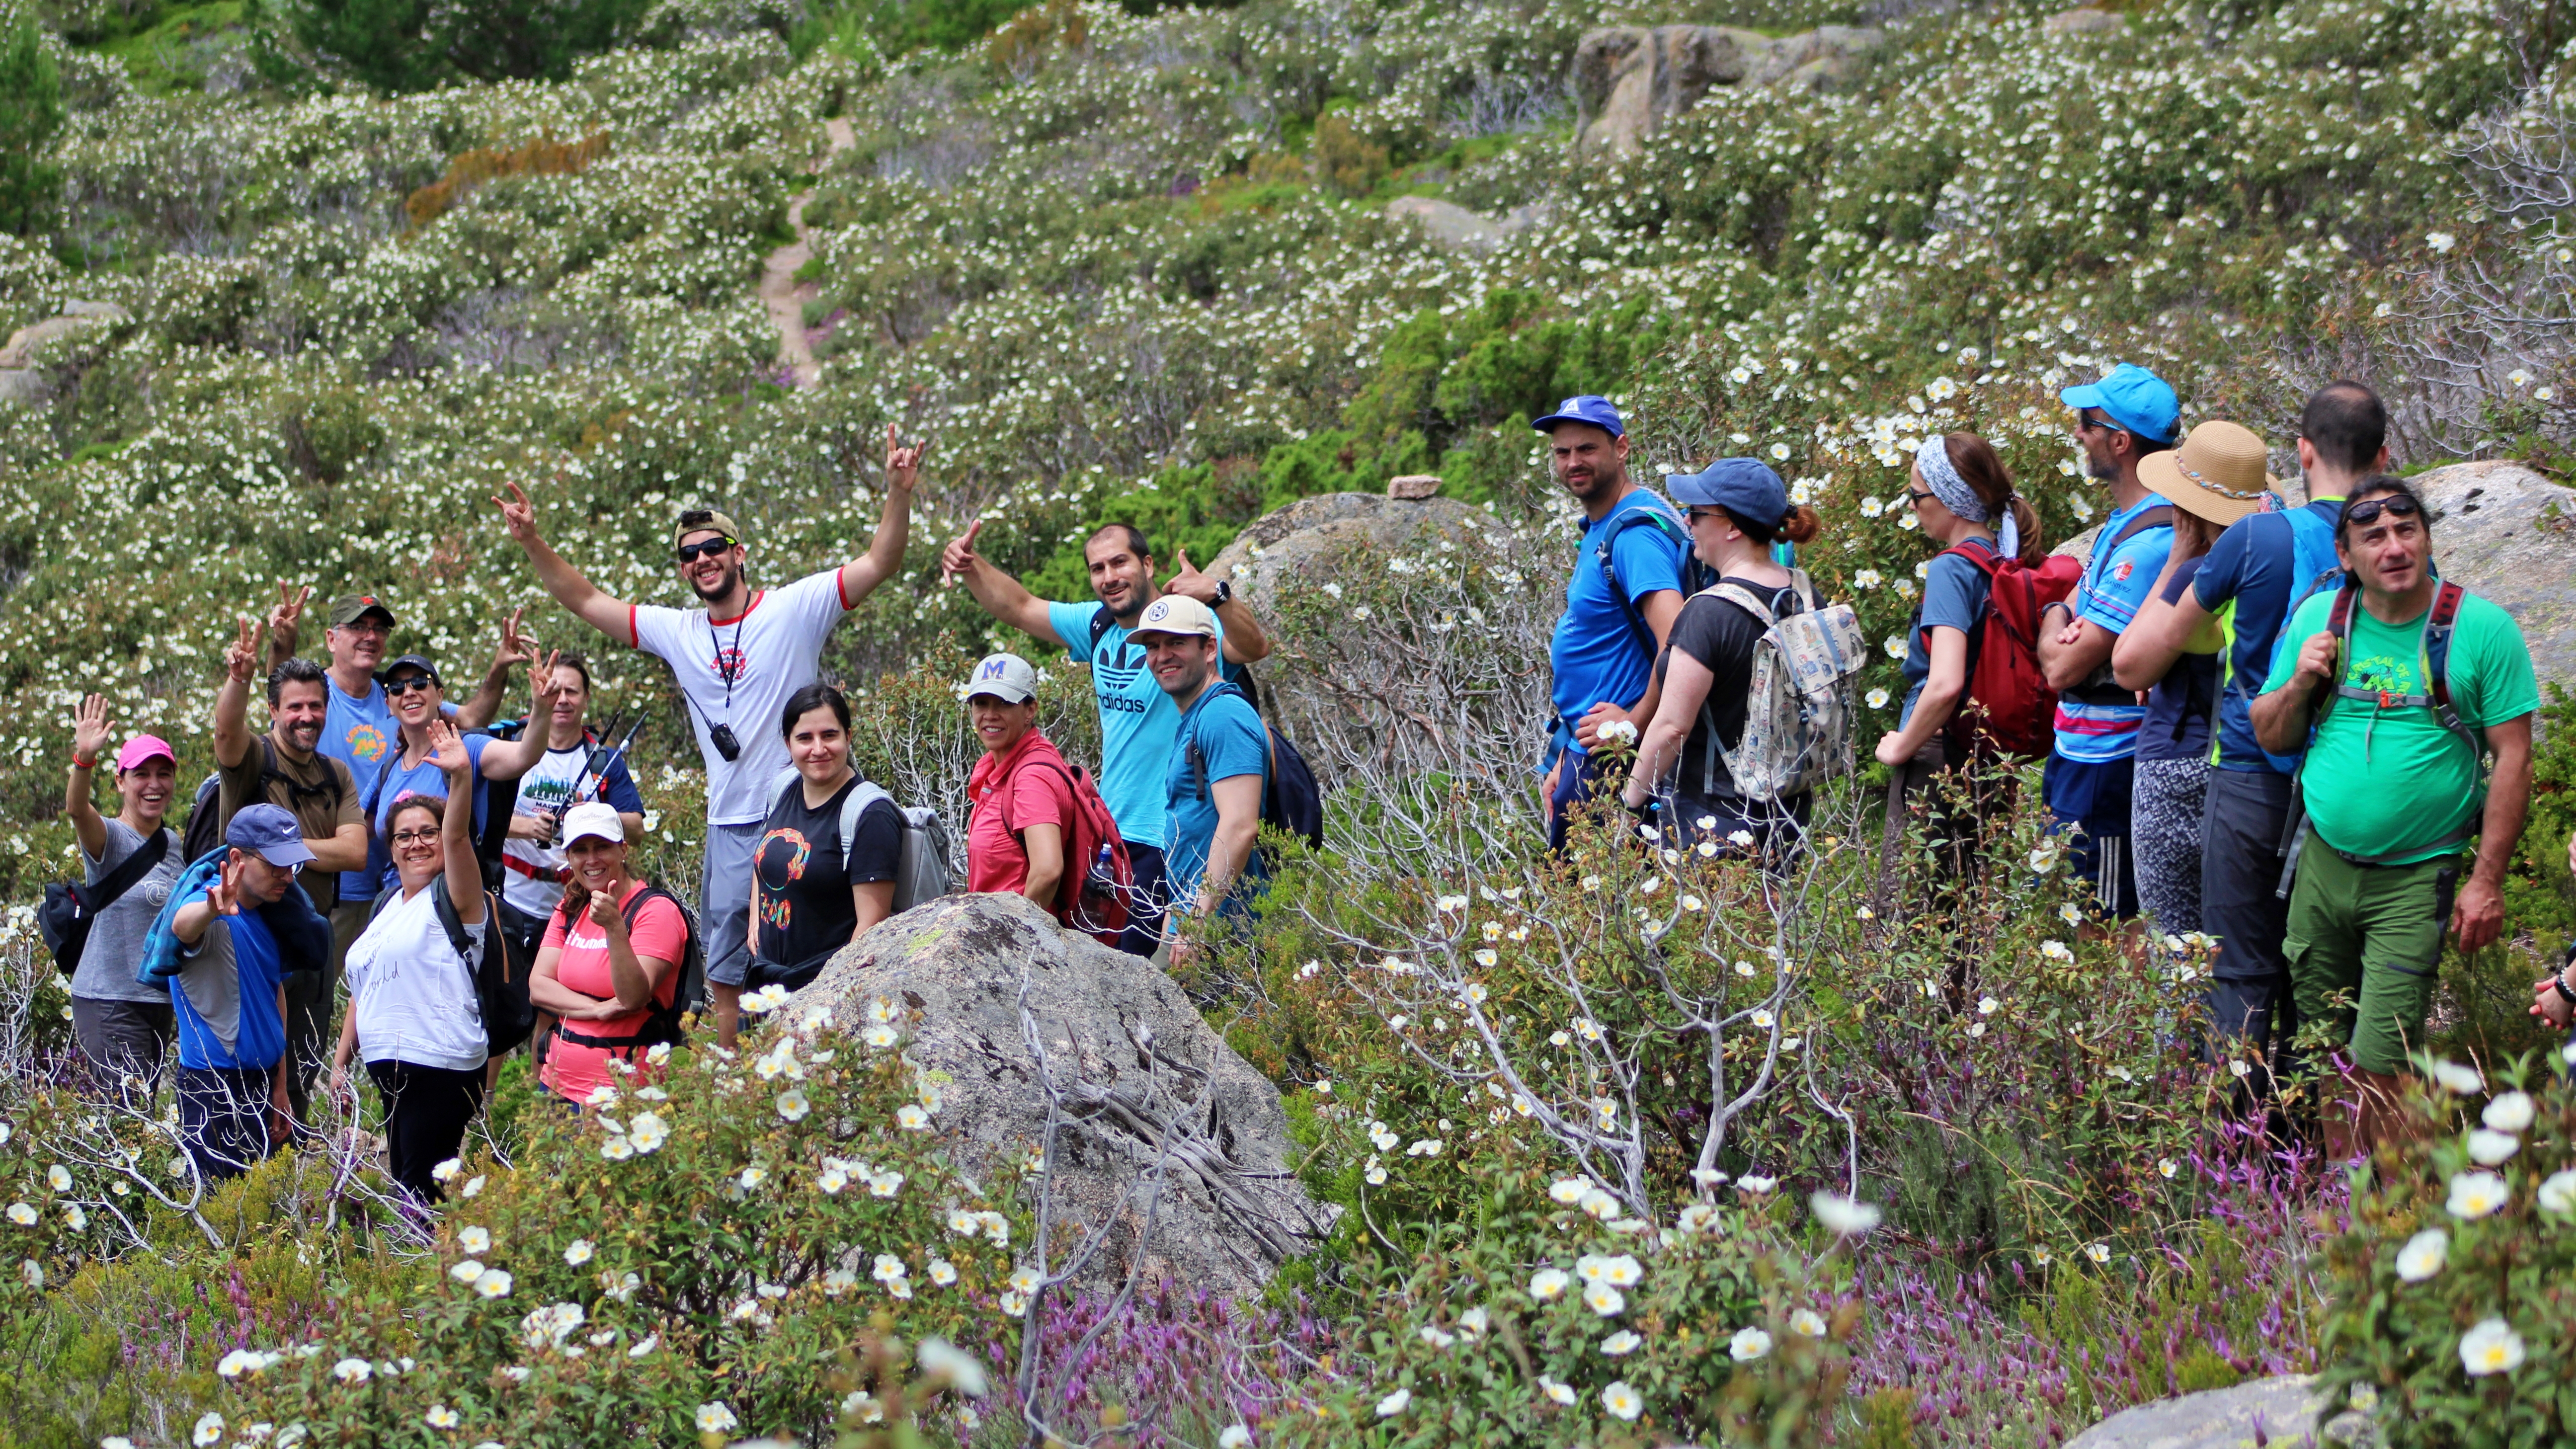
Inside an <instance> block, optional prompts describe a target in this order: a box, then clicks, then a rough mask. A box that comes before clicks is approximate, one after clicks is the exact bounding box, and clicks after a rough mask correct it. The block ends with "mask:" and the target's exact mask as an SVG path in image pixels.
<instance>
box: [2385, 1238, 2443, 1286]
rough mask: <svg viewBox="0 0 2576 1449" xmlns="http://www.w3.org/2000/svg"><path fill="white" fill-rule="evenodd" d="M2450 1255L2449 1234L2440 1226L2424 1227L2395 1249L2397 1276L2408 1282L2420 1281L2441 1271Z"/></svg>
mask: <svg viewBox="0 0 2576 1449" xmlns="http://www.w3.org/2000/svg"><path fill="white" fill-rule="evenodd" d="M2450 1257H2451V1235H2450V1234H2449V1233H2446V1232H2444V1231H2442V1230H2441V1229H2440V1228H2426V1229H2425V1230H2424V1231H2422V1232H2420V1233H2417V1234H2416V1235H2415V1236H2413V1237H2411V1238H2408V1239H2407V1240H2406V1246H2405V1247H2402V1248H2400V1249H2398V1250H2397V1276H2398V1277H2400V1278H2403V1279H2405V1280H2406V1281H2407V1282H2409V1283H2421V1282H2423V1281H2424V1280H2425V1279H2427V1278H2430V1277H2432V1276H2433V1275H2434V1274H2436V1273H2439V1272H2441V1271H2442V1265H2443V1264H2444V1263H2447V1262H2449V1261H2450Z"/></svg>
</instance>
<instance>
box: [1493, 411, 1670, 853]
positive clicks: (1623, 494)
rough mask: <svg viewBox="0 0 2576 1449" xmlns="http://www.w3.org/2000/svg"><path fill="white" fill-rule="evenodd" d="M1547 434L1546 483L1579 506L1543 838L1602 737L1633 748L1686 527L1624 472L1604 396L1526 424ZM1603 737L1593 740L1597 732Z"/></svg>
mask: <svg viewBox="0 0 2576 1449" xmlns="http://www.w3.org/2000/svg"><path fill="white" fill-rule="evenodd" d="M1531 426H1532V427H1534V428H1536V429H1537V430H1538V431H1540V432H1542V433H1545V434H1547V435H1548V446H1549V455H1550V457H1551V459H1552V460H1553V464H1554V467H1555V469H1556V477H1557V481H1558V482H1560V483H1563V484H1564V485H1565V491H1566V492H1568V493H1570V494H1572V495H1574V500H1575V502H1577V503H1580V504H1582V505H1583V518H1584V525H1583V544H1582V551H1581V553H1580V554H1579V555H1578V556H1577V557H1576V559H1575V561H1574V571H1573V573H1572V574H1571V575H1570V576H1568V577H1567V579H1566V581H1565V612H1564V614H1562V615H1560V616H1559V617H1558V619H1557V621H1556V633H1555V635H1554V637H1553V638H1551V639H1550V640H1549V642H1548V651H1547V653H1548V664H1549V667H1550V671H1551V673H1552V675H1553V677H1554V681H1555V684H1554V689H1553V693H1552V698H1553V701H1554V703H1555V705H1556V729H1555V731H1554V733H1553V734H1552V736H1551V737H1550V738H1549V740H1548V750H1547V762H1546V763H1547V768H1548V774H1547V839H1548V846H1549V848H1550V849H1554V850H1562V849H1564V848H1565V826H1566V816H1567V813H1568V812H1569V811H1570V810H1571V809H1572V808H1573V807H1574V806H1575V805H1576V804H1577V803H1579V802H1581V801H1583V800H1585V799H1587V798H1589V797H1590V796H1591V794H1592V791H1593V789H1594V786H1595V784H1596V777H1597V775H1598V773H1599V766H1598V764H1597V763H1596V762H1595V760H1594V758H1593V751H1594V749H1595V748H1596V747H1597V746H1599V745H1600V744H1601V743H1602V742H1603V741H1604V740H1605V739H1620V738H1624V739H1625V740H1627V741H1628V742H1629V743H1631V744H1634V743H1635V742H1636V738H1637V732H1638V731H1639V730H1641V729H1643V728H1644V727H1645V724H1646V722H1647V721H1648V720H1649V719H1652V718H1653V717H1654V713H1655V656H1656V655H1658V654H1660V653H1662V652H1663V648H1664V641H1665V640H1666V639H1667V638H1668V637H1670V636H1671V634H1672V629H1673V620H1674V619H1676V618H1678V617H1680V615H1681V611H1682V599H1683V596H1684V593H1685V590H1684V588H1683V585H1682V581H1683V579H1684V577H1685V576H1686V574H1687V569H1688V560H1689V556H1690V527H1689V525H1688V524H1686V523H1684V522H1683V521H1682V517H1681V512H1680V510H1678V509H1676V508H1674V507H1673V505H1672V504H1670V503H1668V502H1666V501H1665V500H1664V499H1663V498H1662V497H1661V496H1660V495H1658V494H1656V493H1654V492H1652V491H1651V490H1649V489H1645V488H1641V487H1639V486H1637V484H1636V482H1635V481H1634V480H1632V479H1631V478H1629V476H1628V428H1627V424H1626V423H1625V422H1624V421H1622V420H1621V418H1620V416H1619V410H1618V409H1617V408H1615V407H1612V406H1611V405H1610V400H1609V399H1608V398H1605V397H1596V396H1591V395H1588V394H1587V395H1585V396H1582V397H1570V398H1567V399H1566V400H1565V401H1564V402H1562V403H1560V404H1558V405H1557V409H1556V411H1555V412H1552V413H1550V414H1548V415H1547V416H1546V417H1543V418H1540V419H1538V420H1537V421H1536V422H1534V423H1532V424H1531ZM1604 730H1608V731H1609V734H1608V735H1606V736H1605V735H1604V733H1603V731H1604Z"/></svg>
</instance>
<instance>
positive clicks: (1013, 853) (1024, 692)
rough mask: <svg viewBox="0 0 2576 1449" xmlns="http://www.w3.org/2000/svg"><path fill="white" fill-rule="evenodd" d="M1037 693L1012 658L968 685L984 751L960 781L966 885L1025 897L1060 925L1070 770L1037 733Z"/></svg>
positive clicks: (979, 671) (1070, 818) (1024, 666)
mask: <svg viewBox="0 0 2576 1449" xmlns="http://www.w3.org/2000/svg"><path fill="white" fill-rule="evenodd" d="M1037 688H1038V678H1037V671H1036V670H1035V669H1032V668H1030V667H1029V662H1028V661H1027V660H1025V659H1022V658H1021V657H1020V656H1018V655H1016V654H996V655H994V656H992V657H991V658H989V659H987V660H985V661H984V662H983V663H981V664H978V665H976V666H975V673H974V676H973V677H972V678H971V679H969V680H968V681H967V683H966V717H967V719H968V720H969V721H970V722H971V723H972V724H973V725H974V726H975V737H976V739H978V740H980V741H981V742H982V743H983V746H984V758H982V759H980V760H977V761H976V762H975V773H974V774H973V775H971V776H969V777H968V778H967V781H966V801H967V804H968V806H969V807H970V808H971V810H972V812H973V813H972V814H970V815H968V816H967V819H966V888H967V889H968V890H975V891H1009V892H1013V893H1015V894H1018V895H1024V896H1027V897H1028V898H1029V899H1030V900H1032V901H1034V902H1036V903H1037V904H1038V905H1039V906H1040V907H1042V908H1044V909H1045V910H1046V911H1047V912H1048V913H1049V914H1051V915H1053V916H1055V917H1056V918H1057V919H1058V920H1063V919H1065V915H1066V907H1067V906H1068V905H1069V904H1070V901H1071V894H1070V893H1069V892H1067V891H1065V890H1063V889H1062V887H1063V885H1064V882H1065V877H1066V875H1067V873H1068V872H1067V871H1066V868H1065V858H1064V857H1065V845H1066V843H1067V841H1068V839H1069V837H1070V836H1071V835H1072V833H1073V830H1072V827H1073V824H1074V809H1073V772H1072V771H1071V770H1070V769H1069V768H1067V767H1066V765H1065V762H1064V756H1063V755H1061V754H1058V753H1057V752H1056V748H1055V746H1054V744H1052V743H1051V742H1049V741H1048V739H1047V737H1046V736H1045V735H1044V734H1041V733H1040V732H1039V731H1038V705H1037ZM1087 863H1088V862H1086V863H1085V864H1087ZM1075 878H1076V879H1077V880H1078V879H1079V878H1080V877H1079V874H1078V873H1076V876H1075Z"/></svg>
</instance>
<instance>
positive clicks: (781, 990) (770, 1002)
mask: <svg viewBox="0 0 2576 1449" xmlns="http://www.w3.org/2000/svg"><path fill="white" fill-rule="evenodd" d="M787 995H788V993H787V988H786V987H784V986H781V985H779V984H778V983H777V982H775V981H772V982H771V983H769V984H768V985H767V986H764V987H762V988H760V989H759V990H758V991H747V992H745V993H743V998H742V1009H743V1010H745V1011H748V1012H750V1013H752V1014H753V1015H754V1016H759V1015H763V1014H766V1013H768V1012H772V1011H776V1010H777V1009H778V1008H780V1007H782V1006H785V1005H786V1004H787ZM718 1407H722V1406H721V1405H719V1406H718ZM699 1412H700V1413H701V1414H704V1412H705V1411H704V1410H700V1411H699ZM725 1417H726V1420H727V1427H731V1419H732V1417H733V1416H732V1415H730V1414H728V1415H726V1416H725Z"/></svg>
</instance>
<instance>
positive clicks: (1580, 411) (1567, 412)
mask: <svg viewBox="0 0 2576 1449" xmlns="http://www.w3.org/2000/svg"><path fill="white" fill-rule="evenodd" d="M1560 423H1582V424H1584V425H1586V426H1587V427H1595V428H1599V429H1600V430H1601V431H1603V432H1605V433H1608V434H1609V435H1610V436H1612V437H1614V438H1624V437H1626V436H1627V435H1628V425H1627V424H1626V423H1623V422H1621V421H1619V410H1618V409H1617V408H1614V407H1612V406H1610V399H1608V398H1606V397H1600V396H1597V395H1595V394H1592V393H1585V394H1584V395H1583V396H1581V397H1570V398H1567V399H1566V400H1565V401H1563V402H1561V403H1558V404H1557V405H1556V411H1555V412H1552V413H1549V414H1548V415H1547V416H1546V417H1543V418H1541V419H1539V420H1538V421H1537V422H1534V423H1532V424H1530V426H1531V427H1533V428H1536V429H1537V430H1538V431H1540V432H1542V433H1552V432H1555V431H1556V429H1557V425H1558V424H1560Z"/></svg>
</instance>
